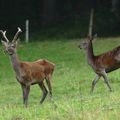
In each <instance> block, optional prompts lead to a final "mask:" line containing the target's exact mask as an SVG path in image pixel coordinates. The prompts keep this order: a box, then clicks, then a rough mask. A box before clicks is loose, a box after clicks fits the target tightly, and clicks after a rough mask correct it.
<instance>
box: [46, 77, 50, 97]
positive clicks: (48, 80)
mask: <svg viewBox="0 0 120 120" xmlns="http://www.w3.org/2000/svg"><path fill="white" fill-rule="evenodd" d="M45 79H46V83H47V86H48V90H49V95H50V97H52V86H51V75H49V76H47V77H46V78H45Z"/></svg>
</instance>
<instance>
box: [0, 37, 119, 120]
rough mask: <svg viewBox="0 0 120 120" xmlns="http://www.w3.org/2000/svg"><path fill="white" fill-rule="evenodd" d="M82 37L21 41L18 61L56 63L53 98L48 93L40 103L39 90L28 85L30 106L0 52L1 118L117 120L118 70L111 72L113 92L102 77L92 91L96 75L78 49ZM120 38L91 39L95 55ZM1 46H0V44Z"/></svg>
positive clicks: (27, 119) (13, 119)
mask: <svg viewBox="0 0 120 120" xmlns="http://www.w3.org/2000/svg"><path fill="white" fill-rule="evenodd" d="M81 42H82V40H77V39H73V40H69V41H67V40H60V39H59V40H58V41H56V40H53V41H52V40H48V39H46V40H44V41H42V42H31V43H29V44H24V43H21V44H20V45H19V46H18V54H19V57H20V59H21V60H24V61H34V60H37V59H41V58H42V59H43V58H45V59H48V60H50V61H52V62H54V63H55V64H56V69H55V72H54V75H53V78H52V87H53V99H52V100H50V98H49V96H47V98H46V100H45V102H44V103H43V104H42V105H40V104H39V101H40V96H41V90H40V89H39V87H38V86H37V85H34V86H32V87H31V92H30V96H29V107H28V108H25V107H24V106H23V105H22V91H21V87H20V85H19V83H18V82H17V81H16V79H15V74H14V71H13V70H12V68H11V65H10V60H9V57H8V56H7V55H5V54H4V53H3V52H2V51H1V52H0V59H1V61H0V66H1V67H0V120H119V119H120V115H119V114H120V94H119V91H120V87H119V83H120V80H119V70H116V71H114V72H112V73H110V74H109V75H108V76H109V79H110V84H111V86H112V88H113V92H111V93H110V92H109V91H108V88H107V87H106V85H105V84H104V82H103V80H102V79H101V80H100V81H99V82H98V83H97V85H96V88H95V91H94V93H93V94H90V88H91V82H92V80H93V78H94V77H95V74H94V72H93V71H92V69H91V68H90V67H89V66H88V65H87V62H86V59H85V54H84V51H83V50H80V49H78V48H77V45H78V44H80V43H81ZM119 43H120V38H108V39H104V38H99V39H98V40H97V41H95V42H94V51H95V54H100V53H103V52H105V51H108V50H111V49H112V48H114V47H116V46H118V45H119ZM0 49H2V47H1V46H0Z"/></svg>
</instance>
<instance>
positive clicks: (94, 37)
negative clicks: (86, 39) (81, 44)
mask: <svg viewBox="0 0 120 120" xmlns="http://www.w3.org/2000/svg"><path fill="white" fill-rule="evenodd" d="M97 36H98V35H97V33H96V34H95V35H94V36H93V39H92V40H94V41H96V39H97Z"/></svg>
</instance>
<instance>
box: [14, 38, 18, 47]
mask: <svg viewBox="0 0 120 120" xmlns="http://www.w3.org/2000/svg"><path fill="white" fill-rule="evenodd" d="M19 42H20V39H19V38H18V39H17V40H16V41H14V42H13V44H14V45H15V46H17V45H18V43H19Z"/></svg>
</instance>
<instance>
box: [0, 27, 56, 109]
mask: <svg viewBox="0 0 120 120" xmlns="http://www.w3.org/2000/svg"><path fill="white" fill-rule="evenodd" d="M0 32H1V34H2V36H3V38H4V39H5V41H1V42H2V44H3V45H4V47H5V52H6V53H7V54H8V55H9V56H10V59H11V63H12V67H13V70H14V71H15V74H16V79H17V81H18V82H19V83H20V85H21V87H22V92H23V103H24V104H25V106H26V107H27V105H28V95H29V91H30V86H31V85H34V84H38V85H39V87H40V88H41V90H42V93H43V96H42V99H41V101H40V103H43V101H44V100H45V98H46V96H47V93H48V91H47V89H46V87H45V85H44V79H45V80H46V83H47V86H48V90H49V94H50V96H52V87H51V77H52V74H53V71H54V66H55V65H54V64H53V63H51V62H49V61H48V60H41V59H40V60H37V61H34V62H27V61H26V62H23V61H20V60H19V58H18V55H17V52H16V47H17V39H18V35H19V34H20V33H21V32H22V31H21V29H20V28H19V27H18V31H17V33H16V34H15V36H14V38H13V40H12V42H10V41H9V40H8V38H7V37H6V31H2V30H0Z"/></svg>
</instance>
